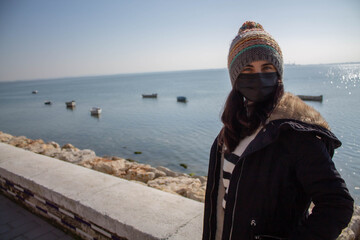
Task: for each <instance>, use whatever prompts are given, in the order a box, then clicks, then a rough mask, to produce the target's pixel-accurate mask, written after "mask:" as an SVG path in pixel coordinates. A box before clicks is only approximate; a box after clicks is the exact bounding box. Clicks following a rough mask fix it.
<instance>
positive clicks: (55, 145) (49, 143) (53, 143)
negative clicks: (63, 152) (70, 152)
mask: <svg viewBox="0 0 360 240" xmlns="http://www.w3.org/2000/svg"><path fill="white" fill-rule="evenodd" d="M48 145H51V146H53V147H54V148H60V145H59V144H58V143H57V142H53V141H51V142H48Z"/></svg>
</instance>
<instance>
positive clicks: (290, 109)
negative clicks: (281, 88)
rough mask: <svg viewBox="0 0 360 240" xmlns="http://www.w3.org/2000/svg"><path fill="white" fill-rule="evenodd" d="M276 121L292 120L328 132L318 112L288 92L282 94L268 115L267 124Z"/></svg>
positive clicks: (325, 123)
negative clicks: (315, 126)
mask: <svg viewBox="0 0 360 240" xmlns="http://www.w3.org/2000/svg"><path fill="white" fill-rule="evenodd" d="M278 119H293V120H297V121H301V122H304V123H308V124H313V125H317V126H320V127H323V128H325V129H328V130H330V127H329V124H328V123H327V122H326V121H325V119H324V118H323V117H322V116H321V114H320V113H319V112H318V111H316V110H315V109H314V108H313V107H311V106H309V105H307V104H306V103H304V102H303V101H302V100H301V99H300V98H299V97H298V96H295V95H294V94H292V93H289V92H285V93H284V95H283V96H282V98H281V99H280V101H279V103H278V104H277V106H276V107H275V109H274V111H273V112H272V114H271V115H270V117H269V122H270V121H273V120H278Z"/></svg>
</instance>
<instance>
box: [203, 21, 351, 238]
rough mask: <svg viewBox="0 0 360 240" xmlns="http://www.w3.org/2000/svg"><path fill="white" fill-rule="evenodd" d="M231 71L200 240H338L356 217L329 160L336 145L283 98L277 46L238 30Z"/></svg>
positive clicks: (256, 32)
mask: <svg viewBox="0 0 360 240" xmlns="http://www.w3.org/2000/svg"><path fill="white" fill-rule="evenodd" d="M228 68H229V74H230V79H231V84H232V90H231V92H230V94H229V96H228V98H227V101H226V104H225V107H224V112H223V114H222V118H221V119H222V121H223V124H224V126H223V128H222V130H221V132H220V134H219V135H218V137H217V138H216V139H215V141H214V144H213V146H212V148H211V154H210V163H209V172H208V183H207V189H206V199H205V214H204V232H203V239H211V240H212V239H336V237H337V236H338V235H339V234H340V233H341V231H342V229H343V228H344V227H346V226H347V224H348V222H349V221H350V218H351V216H352V212H353V199H352V198H351V196H350V194H349V192H348V189H347V188H346V185H345V182H344V180H343V179H342V178H341V177H340V175H339V173H338V172H337V170H336V169H335V166H334V163H333V161H332V159H331V158H332V156H333V154H334V149H335V148H337V147H339V146H340V145H341V142H340V141H339V140H338V139H337V138H336V137H335V135H334V134H333V133H332V132H330V130H329V126H328V124H327V123H326V121H325V120H324V119H323V118H322V117H321V115H320V114H319V113H318V112H316V111H315V110H314V109H313V108H312V107H310V106H308V105H306V104H305V103H304V102H303V101H301V100H300V99H299V98H298V97H296V96H294V95H292V94H290V93H284V88H283V82H282V81H283V58H282V53H281V50H280V47H279V46H278V44H277V42H276V41H275V40H274V39H273V38H272V37H271V36H270V35H269V34H268V33H267V32H265V31H264V29H263V27H262V26H261V25H260V24H258V23H255V22H245V23H244V24H243V25H242V27H241V28H240V30H239V33H238V35H237V36H236V37H235V39H234V40H233V42H232V44H231V46H230V51H229V56H228ZM311 202H312V203H313V204H314V207H313V208H312V212H311V213H310V214H309V213H308V209H309V206H310V203H311Z"/></svg>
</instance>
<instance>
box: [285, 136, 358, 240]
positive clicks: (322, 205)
mask: <svg viewBox="0 0 360 240" xmlns="http://www.w3.org/2000/svg"><path fill="white" fill-rule="evenodd" d="M296 142H297V143H298V144H299V146H298V147H297V148H296V149H297V150H296V152H297V153H296V155H297V160H296V163H295V172H296V177H297V179H298V181H299V182H300V184H301V186H302V187H303V189H304V191H305V193H306V194H307V195H308V196H309V197H310V198H311V200H312V202H313V203H314V205H315V206H314V208H313V209H312V213H311V214H310V215H309V216H308V218H307V219H306V220H305V221H304V222H303V223H302V224H301V226H300V227H299V228H298V229H296V231H295V232H293V233H292V236H291V238H290V239H293V240H295V239H296V240H297V239H336V238H337V237H338V236H339V235H340V233H341V231H342V229H343V228H345V227H346V226H347V224H348V223H349V221H350V219H351V216H352V213H353V204H354V200H353V199H352V198H351V196H350V194H349V191H348V189H347V187H346V184H345V182H344V180H343V179H342V178H341V176H340V174H339V173H338V171H337V170H336V168H335V165H334V162H333V161H332V159H331V157H330V155H329V152H328V149H327V148H326V147H325V144H324V142H322V141H321V140H320V139H318V138H317V137H316V136H315V135H314V134H311V133H307V134H301V136H300V137H299V138H297V140H296Z"/></svg>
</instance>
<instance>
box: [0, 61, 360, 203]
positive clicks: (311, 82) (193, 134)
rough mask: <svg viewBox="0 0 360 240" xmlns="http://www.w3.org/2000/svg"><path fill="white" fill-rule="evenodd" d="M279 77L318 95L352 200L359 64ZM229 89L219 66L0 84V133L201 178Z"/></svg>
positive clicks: (296, 89)
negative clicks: (97, 109)
mask: <svg viewBox="0 0 360 240" xmlns="http://www.w3.org/2000/svg"><path fill="white" fill-rule="evenodd" d="M283 82H284V86H285V91H289V92H292V93H294V94H300V95H323V101H322V102H307V103H308V104H309V105H311V106H313V107H314V108H315V109H316V110H318V111H319V112H320V113H321V114H322V116H323V117H324V118H325V119H326V120H327V121H328V123H329V125H330V127H331V129H332V131H333V133H334V134H335V135H336V136H337V137H338V138H339V139H340V140H341V142H342V146H341V147H340V148H338V149H337V150H336V152H335V155H334V157H333V161H334V163H335V166H336V168H337V169H338V171H339V173H340V174H341V176H342V177H343V178H344V179H345V181H346V184H347V186H348V188H349V191H350V193H351V194H352V196H353V197H354V199H355V201H356V202H357V203H358V204H359V203H360V131H359V127H360V106H359V104H360V63H342V64H321V65H294V64H293V65H285V68H284V80H283ZM230 89H231V84H230V80H229V75H228V72H227V70H226V69H211V70H191V71H175V72H157V73H136V74H118V75H107V76H84V77H73V78H59V79H41V80H40V79H39V80H27V81H12V82H1V83H0V131H3V132H5V133H9V134H12V135H15V136H26V137H28V138H31V139H43V140H44V141H55V142H57V143H59V144H60V145H63V144H66V143H71V144H73V145H74V146H75V147H77V148H80V149H91V150H94V151H95V152H96V155H98V156H118V157H123V158H127V159H132V160H135V161H137V162H139V163H144V164H150V165H152V166H154V167H157V166H165V167H168V168H170V169H171V170H173V171H177V172H185V173H193V174H196V175H202V176H205V175H207V169H208V159H209V151H210V147H211V145H212V143H213V140H214V138H215V137H216V136H217V134H218V132H219V131H220V129H221V126H222V124H221V121H220V116H221V112H222V110H223V106H224V103H225V100H226V97H227V95H228V93H229V91H230ZM35 90H37V91H38V93H37V94H32V91H35ZM152 93H157V94H158V97H157V98H154V99H151V98H143V97H142V94H152ZM178 96H185V97H186V99H187V102H185V103H184V102H177V97H178ZM72 100H74V101H76V107H75V108H73V109H69V108H67V107H66V105H65V102H68V101H72ZM45 101H51V102H52V104H51V105H45V104H44V102H45ZM92 107H100V108H101V109H102V113H101V115H100V116H99V117H94V116H91V114H90V109H91V108H92ZM185 167H186V168H185Z"/></svg>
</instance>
